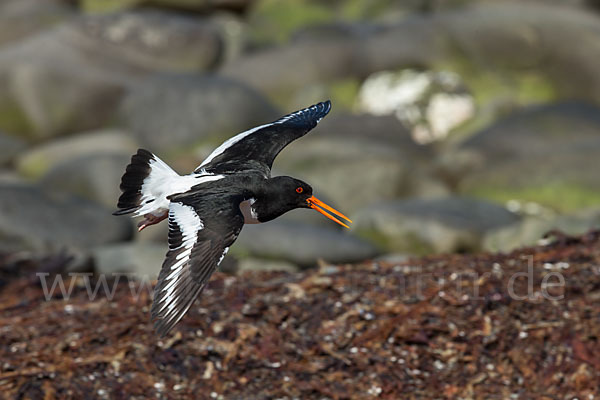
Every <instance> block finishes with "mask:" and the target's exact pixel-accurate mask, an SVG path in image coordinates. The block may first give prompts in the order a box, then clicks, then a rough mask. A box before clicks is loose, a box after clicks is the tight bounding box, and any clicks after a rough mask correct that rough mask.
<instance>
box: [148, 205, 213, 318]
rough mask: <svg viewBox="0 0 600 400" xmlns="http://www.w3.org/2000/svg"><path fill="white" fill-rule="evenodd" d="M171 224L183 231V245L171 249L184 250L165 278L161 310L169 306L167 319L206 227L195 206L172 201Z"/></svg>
mask: <svg viewBox="0 0 600 400" xmlns="http://www.w3.org/2000/svg"><path fill="white" fill-rule="evenodd" d="M169 224H170V225H171V224H176V225H177V226H178V228H179V231H180V232H181V245H180V246H178V247H176V248H172V249H169V250H171V251H176V250H180V249H182V252H181V253H179V254H178V255H177V257H176V260H177V261H176V262H175V263H174V264H173V265H172V266H171V268H170V270H171V273H170V274H169V275H168V276H167V277H166V278H165V283H166V285H165V286H164V287H163V289H162V291H161V292H166V293H165V294H164V295H162V296H161V297H160V299H161V303H162V305H161V307H160V309H159V312H162V310H164V308H165V307H167V306H168V307H169V308H168V311H167V315H165V317H164V318H166V319H168V315H169V314H171V312H172V311H173V309H174V307H175V304H176V303H177V302H173V301H172V300H174V295H173V292H174V290H175V288H177V287H179V286H180V285H181V284H182V283H183V282H182V280H183V279H185V278H186V276H187V277H189V271H188V273H184V271H186V269H187V268H189V264H188V263H189V261H190V256H191V254H192V249H193V247H194V245H195V244H196V239H197V237H198V231H200V230H202V229H203V228H204V224H203V222H202V220H201V219H200V217H198V214H196V211H195V210H194V208H193V207H190V206H187V205H184V204H181V203H171V205H170V206H169Z"/></svg>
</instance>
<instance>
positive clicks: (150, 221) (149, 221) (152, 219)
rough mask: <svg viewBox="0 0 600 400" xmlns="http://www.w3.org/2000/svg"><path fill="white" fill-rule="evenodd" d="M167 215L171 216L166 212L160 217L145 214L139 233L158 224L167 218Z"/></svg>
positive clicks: (139, 226)
mask: <svg viewBox="0 0 600 400" xmlns="http://www.w3.org/2000/svg"><path fill="white" fill-rule="evenodd" d="M167 215H169V212H168V211H164V212H163V213H162V214H160V215H154V214H144V220H143V221H140V223H139V224H138V232H141V231H142V230H143V229H144V228H146V227H148V226H150V225H154V224H158V223H159V222H160V221H162V220H163V219H165V218H167Z"/></svg>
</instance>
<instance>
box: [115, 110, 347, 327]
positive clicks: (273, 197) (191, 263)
mask: <svg viewBox="0 0 600 400" xmlns="http://www.w3.org/2000/svg"><path fill="white" fill-rule="evenodd" d="M330 109H331V102H330V101H325V102H322V103H318V104H315V105H313V106H310V107H308V108H305V109H303V110H299V111H296V112H294V113H291V114H288V115H286V116H284V117H281V118H280V119H278V120H276V121H274V122H271V123H268V124H265V125H261V126H258V127H256V128H253V129H250V130H248V131H245V132H242V133H240V134H238V135H237V136H234V137H232V138H231V139H229V140H227V141H225V142H224V143H223V144H221V145H220V146H219V147H217V148H216V149H215V150H214V151H213V152H212V153H211V154H210V155H209V156H208V157H207V158H206V159H205V160H204V161H203V162H202V164H200V166H198V167H197V168H196V170H195V171H194V172H192V173H191V174H189V175H183V176H181V175H179V174H177V173H176V172H175V171H173V170H172V169H171V168H170V167H169V166H168V165H167V164H165V163H164V162H163V161H162V160H160V159H159V158H158V157H157V156H155V155H154V154H152V153H150V152H149V151H147V150H143V149H139V150H138V152H137V154H135V155H134V156H133V157H132V158H131V163H130V164H129V165H128V166H127V169H126V171H125V174H124V175H123V177H122V179H121V186H120V187H121V191H122V192H123V193H122V194H121V196H120V197H119V202H118V205H117V207H118V208H119V210H118V211H116V212H115V213H114V214H115V215H123V214H130V213H133V216H143V217H144V219H143V220H142V221H141V222H140V223H139V224H138V229H139V230H140V231H141V230H142V229H144V228H146V227H148V226H150V225H153V224H156V223H158V222H160V221H162V220H163V219H165V218H167V217H168V220H169V251H168V252H167V255H166V258H165V260H164V262H163V265H162V268H161V271H160V274H159V277H158V283H157V285H156V288H155V290H154V300H153V304H152V310H151V318H152V320H154V327H155V329H156V330H157V332H158V333H159V334H160V335H161V336H164V335H166V334H167V333H168V332H169V331H170V330H171V329H172V328H173V326H174V325H175V324H176V323H177V322H178V321H179V320H180V319H181V318H182V317H183V316H184V314H185V313H186V312H187V310H188V309H189V308H190V306H191V305H192V303H193V302H194V300H195V299H196V297H198V295H199V294H200V292H202V289H203V288H204V286H205V284H206V282H207V281H208V279H209V278H210V276H211V274H212V273H213V272H214V271H215V270H216V268H217V267H218V266H219V264H220V263H221V261H222V260H223V257H225V254H227V251H228V250H229V247H230V246H231V245H232V244H233V242H234V241H235V240H236V238H237V237H238V235H239V233H240V231H241V229H242V226H243V225H244V224H256V223H261V222H266V221H270V220H272V219H275V218H277V217H279V216H280V215H282V214H284V213H285V212H287V211H290V210H293V209H295V208H312V209H314V210H316V211H318V212H320V213H321V214H323V215H325V216H326V217H327V218H330V219H332V220H333V221H335V222H337V223H338V224H340V225H343V226H345V227H346V228H347V227H348V226H347V225H346V224H345V223H344V222H342V221H340V220H339V219H337V218H336V217H335V216H333V215H331V214H334V215H337V216H338V217H340V218H343V219H344V220H346V221H348V222H352V221H350V220H349V219H348V218H347V217H346V216H344V215H343V214H342V213H340V212H339V211H337V210H335V209H333V208H331V207H330V206H328V205H327V204H325V203H323V202H322V201H320V200H319V199H317V198H316V197H315V196H313V194H312V193H313V189H312V187H311V186H310V185H309V184H307V183H305V182H302V181H300V180H298V179H295V178H292V177H289V176H276V177H271V166H272V164H273V160H274V159H275V157H276V156H277V154H279V152H280V151H281V150H282V149H283V148H284V147H285V146H287V145H288V144H289V143H291V142H292V141H293V140H295V139H298V138H300V137H302V136H304V135H305V134H306V133H308V132H309V131H310V130H311V129H313V128H314V127H315V126H316V125H317V123H318V122H319V121H320V120H321V119H322V118H323V117H325V116H326V115H327V113H329V110H330Z"/></svg>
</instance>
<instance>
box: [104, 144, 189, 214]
mask: <svg viewBox="0 0 600 400" xmlns="http://www.w3.org/2000/svg"><path fill="white" fill-rule="evenodd" d="M178 176H179V175H178V174H177V173H176V172H175V171H173V170H172V169H171V167H169V166H168V165H167V164H166V163H165V162H163V161H162V160H161V159H160V158H158V157H157V156H155V155H154V154H152V153H150V152H149V151H148V150H144V149H138V151H137V153H136V154H134V155H133V156H132V157H131V163H130V164H129V165H128V166H127V168H126V169H125V174H124V175H123V177H122V178H121V186H120V187H121V191H122V192H123V193H122V194H121V197H119V202H118V203H117V207H118V208H119V210H117V211H115V212H114V213H113V214H114V215H123V214H130V213H133V212H135V213H136V215H143V214H147V213H151V212H153V211H155V210H157V209H160V208H161V207H162V206H163V205H162V204H158V203H162V202H163V201H162V200H164V199H163V198H164V197H165V193H164V185H165V183H166V182H167V181H168V180H169V179H172V178H174V177H178ZM167 207H168V205H167Z"/></svg>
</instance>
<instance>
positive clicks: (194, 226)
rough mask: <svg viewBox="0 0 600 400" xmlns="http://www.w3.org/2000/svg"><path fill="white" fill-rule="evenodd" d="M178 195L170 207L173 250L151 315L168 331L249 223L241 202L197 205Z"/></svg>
mask: <svg viewBox="0 0 600 400" xmlns="http://www.w3.org/2000/svg"><path fill="white" fill-rule="evenodd" d="M194 200H195V199H194V195H193V194H192V195H178V196H177V197H175V198H173V199H172V200H171V204H170V206H169V251H168V253H167V256H166V259H165V261H164V263H163V265H162V268H161V271H160V274H159V276H158V284H157V285H156V288H155V289H154V301H153V303H152V310H151V316H152V317H151V318H152V320H154V321H155V322H154V327H155V329H156V330H157V332H158V333H159V334H160V335H161V337H162V336H164V335H166V334H167V333H168V332H169V331H170V330H171V329H172V328H173V326H175V324H177V322H179V320H180V319H181V318H182V317H183V316H184V315H185V313H186V312H187V310H188V309H189V308H190V306H191V305H192V304H193V302H194V300H195V299H196V297H198V295H199V294H200V293H201V292H202V289H204V286H205V284H206V282H207V281H208V279H209V278H210V276H211V275H212V273H213V272H214V271H215V270H216V269H217V267H218V266H219V264H220V263H221V261H222V260H223V257H225V254H226V253H227V251H228V250H229V246H231V244H232V243H233V242H234V241H235V239H237V236H238V234H239V233H240V230H241V229H242V226H243V224H244V217H243V216H242V214H241V211H240V209H239V201H237V200H236V199H234V198H231V197H229V198H222V197H221V198H219V199H214V200H216V201H213V202H212V207H210V208H209V207H207V206H206V205H207V203H206V202H203V203H200V204H197V202H196V201H194Z"/></svg>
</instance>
